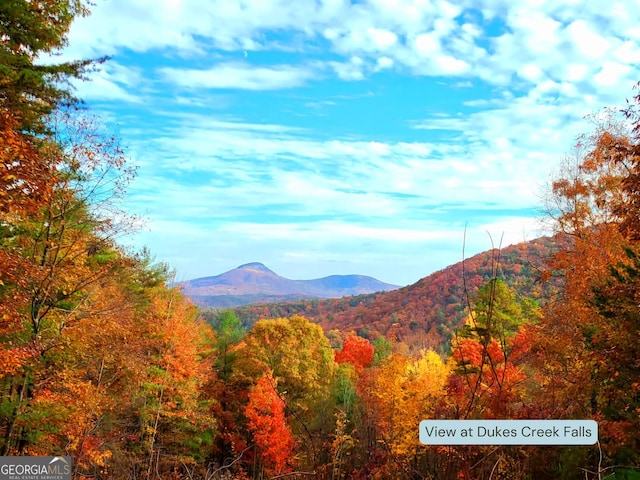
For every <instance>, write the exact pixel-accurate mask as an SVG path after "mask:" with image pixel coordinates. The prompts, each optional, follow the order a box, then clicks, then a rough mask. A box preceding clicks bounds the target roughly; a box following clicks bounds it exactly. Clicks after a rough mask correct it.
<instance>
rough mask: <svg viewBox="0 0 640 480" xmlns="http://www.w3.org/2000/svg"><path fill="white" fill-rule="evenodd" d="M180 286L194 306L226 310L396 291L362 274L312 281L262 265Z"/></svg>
mask: <svg viewBox="0 0 640 480" xmlns="http://www.w3.org/2000/svg"><path fill="white" fill-rule="evenodd" d="M181 286H182V288H183V291H184V293H185V295H187V296H188V297H189V298H190V299H191V300H192V301H193V302H194V303H195V304H197V305H200V306H206V307H218V308H228V307H233V306H237V305H248V304H251V303H273V302H286V301H295V300H302V299H314V298H341V297H345V296H352V295H360V294H363V293H372V292H382V291H389V290H393V289H396V288H399V286H397V285H391V284H388V283H384V282H381V281H379V280H376V279H375V278H373V277H368V276H365V275H331V276H328V277H324V278H317V279H313V280H291V279H288V278H285V277H281V276H280V275H278V274H277V273H275V272H274V271H272V270H270V269H269V268H267V267H266V266H265V265H263V264H262V263H258V262H253V263H246V264H244V265H240V266H239V267H237V268H234V269H233V270H229V271H228V272H225V273H222V274H220V275H216V276H213V277H203V278H196V279H193V280H188V281H186V282H182V283H181Z"/></svg>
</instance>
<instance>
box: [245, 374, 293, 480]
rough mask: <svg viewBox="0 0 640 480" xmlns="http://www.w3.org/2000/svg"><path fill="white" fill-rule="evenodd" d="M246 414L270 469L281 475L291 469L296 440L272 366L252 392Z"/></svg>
mask: <svg viewBox="0 0 640 480" xmlns="http://www.w3.org/2000/svg"><path fill="white" fill-rule="evenodd" d="M245 415H246V416H247V418H248V420H249V424H248V425H249V430H250V431H251V434H252V436H253V440H254V441H255V443H256V446H257V448H258V452H259V455H260V458H261V459H262V460H263V462H264V467H265V469H266V470H267V472H269V473H271V474H276V475H278V474H282V473H284V472H287V471H290V470H291V466H292V465H294V464H295V461H294V457H293V453H294V446H295V442H294V439H293V436H292V435H291V431H290V430H289V427H288V426H287V422H286V418H285V403H284V401H283V400H282V398H281V397H280V394H279V393H278V391H277V389H276V380H275V379H274V377H273V375H272V373H271V370H270V369H267V371H266V372H265V373H264V374H263V375H262V376H261V377H260V378H259V379H258V381H257V382H256V384H255V386H254V387H253V388H252V389H251V391H250V392H249V403H248V405H247V407H246V409H245Z"/></svg>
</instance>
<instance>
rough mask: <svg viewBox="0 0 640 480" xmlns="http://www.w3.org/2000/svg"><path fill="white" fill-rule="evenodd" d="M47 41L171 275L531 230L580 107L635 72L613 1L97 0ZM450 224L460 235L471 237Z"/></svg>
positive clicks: (638, 72) (424, 252) (401, 266)
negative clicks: (58, 43) (62, 40)
mask: <svg viewBox="0 0 640 480" xmlns="http://www.w3.org/2000/svg"><path fill="white" fill-rule="evenodd" d="M95 3H96V5H95V6H93V7H92V14H91V15H90V16H88V17H86V18H80V19H78V20H76V21H75V22H74V23H73V25H72V28H71V31H70V33H69V38H68V39H69V45H68V47H67V48H66V49H65V50H64V51H63V52H62V55H61V57H59V58H58V59H63V60H64V59H79V58H95V57H100V56H103V55H108V56H110V57H111V59H110V60H109V61H108V62H107V63H105V64H104V65H102V67H101V68H100V70H99V71H97V72H95V73H93V74H91V76H90V81H87V82H82V83H77V84H76V95H78V96H79V97H81V98H83V99H84V100H85V101H86V103H87V105H88V107H89V108H90V109H91V110H92V111H94V112H96V113H97V114H98V115H99V116H100V117H101V118H102V120H103V121H104V123H105V124H106V125H108V126H109V127H110V128H113V129H114V131H117V133H118V134H119V136H120V138H121V142H122V145H123V146H124V147H125V149H126V153H127V156H128V157H129V158H130V160H131V162H132V163H133V164H135V165H136V166H137V177H136V179H135V180H134V181H133V182H132V183H131V185H130V186H129V192H128V195H127V197H126V199H125V201H124V207H125V208H126V210H127V211H129V212H131V213H134V214H136V215H139V216H140V217H141V218H143V219H144V222H143V224H142V226H141V228H140V229H139V230H138V232H137V233H135V234H133V235H131V236H128V237H126V238H123V239H121V243H123V244H125V245H127V246H131V247H132V248H141V247H142V246H147V247H148V248H149V249H150V250H151V252H152V253H153V255H154V256H155V258H156V260H157V261H163V262H167V263H168V264H169V265H170V266H171V267H173V268H174V269H175V270H176V278H177V280H186V279H190V278H196V277H203V276H210V275H217V274H219V273H222V272H224V271H227V270H230V269H232V268H235V267H237V266H238V265H241V264H244V263H248V262H254V261H257V262H262V263H264V264H265V265H267V266H268V267H269V268H271V269H272V270H274V271H275V272H277V273H279V274H280V275H283V276H285V277H288V278H294V279H310V278H318V277H322V276H326V275H331V274H362V275H371V276H374V277H376V278H378V279H380V280H382V281H385V282H388V283H393V284H397V285H408V284H412V283H414V282H416V281H417V280H419V279H420V278H422V277H425V276H427V275H428V274H430V273H432V272H434V271H437V270H440V269H442V268H444V267H446V266H448V265H450V264H452V263H456V262H458V261H460V260H462V258H463V245H464V248H465V250H464V255H465V256H466V257H470V256H472V255H473V254H476V253H479V252H481V251H484V250H487V249H489V248H491V247H492V245H494V246H499V245H502V246H506V245H508V244H512V243H517V242H521V241H525V240H531V239H533V238H536V237H538V236H541V235H543V234H545V233H546V231H545V230H544V228H543V226H542V224H541V222H540V218H541V210H542V209H541V207H542V204H543V200H542V198H543V197H544V192H545V189H546V188H547V186H548V184H549V179H550V176H551V175H553V173H554V172H555V171H557V169H558V167H559V165H560V162H561V161H562V159H563V158H565V157H566V156H567V155H568V154H570V152H571V150H572V147H573V145H574V144H575V142H576V138H577V136H578V135H580V134H582V133H588V132H589V131H591V130H592V129H593V128H594V125H593V122H592V121H591V120H589V118H588V116H591V115H598V114H600V113H601V112H602V109H603V108H605V107H616V106H621V105H623V104H624V102H625V99H627V98H631V97H632V96H633V95H634V92H635V90H633V88H632V87H633V85H634V84H635V83H636V82H637V81H638V80H640V28H639V27H638V25H640V9H639V8H636V6H634V2H632V1H629V0H609V1H607V2H602V1H598V0H592V1H588V2H587V1H577V0H518V1H513V0H455V1H445V0H351V1H349V0H295V1H294V0H224V1H222V0H220V1H215V0H213V1H212V0H96V2H95ZM465 231H466V234H465Z"/></svg>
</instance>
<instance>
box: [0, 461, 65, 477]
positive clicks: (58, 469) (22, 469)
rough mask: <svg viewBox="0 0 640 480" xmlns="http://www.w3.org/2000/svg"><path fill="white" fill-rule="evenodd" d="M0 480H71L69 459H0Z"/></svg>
mask: <svg viewBox="0 0 640 480" xmlns="http://www.w3.org/2000/svg"><path fill="white" fill-rule="evenodd" d="M0 480H71V457H0Z"/></svg>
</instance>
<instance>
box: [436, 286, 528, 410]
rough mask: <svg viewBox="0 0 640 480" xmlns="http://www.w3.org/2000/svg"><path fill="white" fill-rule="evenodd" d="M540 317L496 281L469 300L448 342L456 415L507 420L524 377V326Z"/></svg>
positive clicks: (525, 332)
mask: <svg viewBox="0 0 640 480" xmlns="http://www.w3.org/2000/svg"><path fill="white" fill-rule="evenodd" d="M539 317H540V313H539V309H538V308H537V306H536V305H535V304H534V303H533V302H531V301H529V300H526V299H523V300H520V301H519V300H517V299H516V296H515V293H514V292H513V291H512V290H510V289H509V287H507V285H506V284H505V283H504V282H503V281H502V280H500V279H497V278H494V279H492V280H489V282H487V283H486V284H485V285H484V286H483V287H481V288H480V289H479V291H478V294H477V295H476V297H475V298H474V300H473V301H472V310H471V312H470V314H469V316H468V319H467V322H466V323H465V325H464V326H463V327H462V328H460V329H459V330H458V332H457V333H456V336H455V337H454V340H453V341H452V357H453V359H454V360H455V361H456V363H457V369H456V374H455V375H453V376H452V377H451V379H450V385H449V388H450V392H452V393H454V398H456V400H457V401H459V402H460V403H458V404H457V406H456V416H460V417H461V418H469V417H473V416H479V417H480V418H487V417H489V418H509V417H511V416H513V415H516V412H515V411H513V408H514V403H515V401H516V400H518V399H520V400H521V399H522V394H523V392H522V389H521V387H522V385H521V384H522V383H523V381H524V379H525V378H526V375H525V374H524V373H523V371H522V368H521V367H519V366H518V364H519V363H522V361H523V358H522V357H523V356H524V355H525V354H526V351H527V349H528V348H530V345H529V343H530V336H531V335H530V333H529V330H528V326H530V325H535V324H536V323H537V322H538V320H539Z"/></svg>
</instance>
